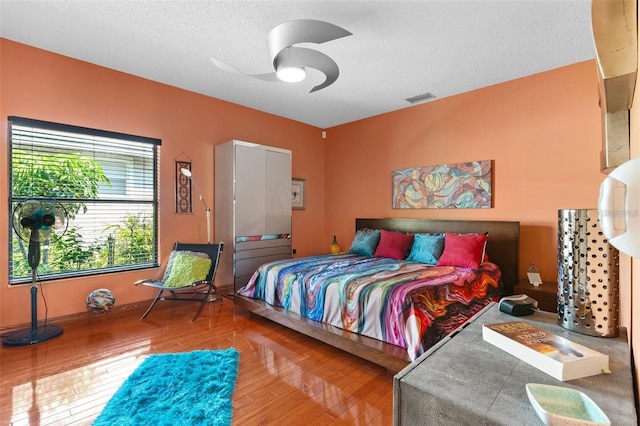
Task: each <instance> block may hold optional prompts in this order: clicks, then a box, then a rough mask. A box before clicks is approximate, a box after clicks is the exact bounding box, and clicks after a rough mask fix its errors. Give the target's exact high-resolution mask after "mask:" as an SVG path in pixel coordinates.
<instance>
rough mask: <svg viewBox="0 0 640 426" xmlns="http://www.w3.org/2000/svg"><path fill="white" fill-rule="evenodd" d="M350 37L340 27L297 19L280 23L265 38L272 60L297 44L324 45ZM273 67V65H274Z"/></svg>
mask: <svg viewBox="0 0 640 426" xmlns="http://www.w3.org/2000/svg"><path fill="white" fill-rule="evenodd" d="M350 35H352V34H351V33H350V32H349V31H347V30H345V29H344V28H342V27H339V26H337V25H334V24H331V23H329V22H325V21H317V20H314V19H297V20H293V21H289V22H285V23H282V24H280V25H278V26H277V27H275V28H274V29H272V30H271V31H270V32H269V35H268V36H267V46H268V47H269V54H270V55H271V58H272V59H275V57H276V55H278V53H280V52H281V51H282V49H285V48H287V47H289V46H292V45H294V44H298V43H316V44H320V43H325V42H327V41H331V40H336V39H339V38H342V37H347V36H350ZM274 65H275V64H274Z"/></svg>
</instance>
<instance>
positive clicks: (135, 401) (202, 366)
mask: <svg viewBox="0 0 640 426" xmlns="http://www.w3.org/2000/svg"><path fill="white" fill-rule="evenodd" d="M239 358H240V354H239V352H238V351H237V350H236V349H233V348H230V349H224V350H215V351H193V352H183V353H174V354H160V355H150V356H149V357H148V358H147V359H145V360H144V361H143V362H142V363H141V364H140V366H139V367H138V368H137V369H136V370H135V371H134V372H133V373H131V375H130V376H129V377H128V378H127V380H126V381H125V382H124V383H123V384H122V386H121V387H120V388H119V389H118V391H117V392H116V393H115V394H114V395H113V397H112V398H111V399H110V400H109V402H108V403H107V405H106V406H105V408H104V410H103V411H102V413H101V414H100V415H99V416H98V418H97V419H96V420H95V422H94V423H93V425H94V426H107V425H108V426H114V425H118V426H126V425H131V426H133V425H135V426H141V425H153V426H156V425H172V426H174V425H185V426H187V425H198V426H200V425H210V426H229V425H231V419H232V414H233V413H232V411H233V401H232V399H231V398H232V397H233V391H234V389H235V385H236V379H237V377H238V360H239Z"/></svg>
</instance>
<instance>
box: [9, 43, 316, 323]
mask: <svg viewBox="0 0 640 426" xmlns="http://www.w3.org/2000/svg"><path fill="white" fill-rule="evenodd" d="M0 64H1V66H2V67H1V69H0V123H1V124H2V126H1V128H0V176H7V116H9V115H15V116H23V117H28V118H34V119H40V120H47V121H53V122H60V123H65V124H72V125H77V126H85V127H92V128H97V129H104V130H110V131H116V132H123V133H130V134H135V135H142V136H149V137H154V138H159V139H162V147H161V149H160V223H159V229H160V257H161V261H162V263H163V264H164V263H166V259H167V257H168V255H169V252H170V250H171V247H172V245H173V243H174V242H175V241H177V240H180V241H200V242H203V241H206V222H205V215H204V207H203V208H200V205H198V203H199V201H198V200H197V198H196V199H195V200H194V202H195V203H196V204H194V214H193V215H176V214H174V210H173V209H174V205H173V201H174V198H173V188H174V182H173V167H174V166H173V164H174V159H176V158H179V159H185V158H189V159H191V161H192V167H193V172H194V179H195V180H196V182H197V184H198V186H199V187H200V190H201V191H202V192H203V194H204V196H205V199H206V200H207V202H208V203H209V204H210V205H212V203H213V200H214V197H213V188H214V182H213V176H214V170H213V161H214V159H213V155H214V145H215V144H217V143H221V142H224V141H226V140H229V139H239V140H246V141H251V142H257V143H261V144H264V145H271V146H276V147H281V148H287V149H291V150H292V151H293V175H294V176H296V177H300V178H305V179H306V184H307V187H306V191H307V194H308V195H310V196H309V197H308V198H307V206H306V207H307V208H306V210H296V211H294V212H293V232H292V233H293V246H294V247H295V248H296V249H297V251H298V254H299V255H306V254H313V253H317V252H319V251H321V250H323V249H324V245H322V237H323V235H324V229H323V226H322V225H323V215H324V141H323V140H322V138H321V132H320V129H317V128H315V127H312V126H308V125H305V124H301V123H298V122H295V121H291V120H287V119H284V118H280V117H276V116H274V115H270V114H266V113H263V112H259V111H256V110H252V109H249V108H244V107H241V106H238V105H235V104H231V103H228V102H224V101H220V100H217V99H213V98H210V97H206V96H202V95H198V94H195V93H192V92H188V91H185V90H181V89H177V88H174V87H170V86H167V85H163V84H159V83H156V82H152V81H149V80H144V79H141V78H138V77H135V76H132V75H128V74H124V73H121V72H117V71H113V70H109V69H106V68H103V67H99V66H96V65H92V64H89V63H86V62H81V61H77V60H74V59H70V58H68V57H64V56H60V55H56V54H52V53H49V52H46V51H43V50H40V49H36V48H32V47H29V46H26V45H23V44H19V43H15V42H12V41H9V40H6V39H0ZM3 181H4V179H3ZM7 197H8V193H7V186H6V185H5V184H0V199H3V200H6V199H7ZM7 221H8V217H7V208H2V209H0V223H4V224H6V223H8V222H7ZM213 221H215V212H214V213H213ZM7 241H8V230H7V226H0V259H1V261H0V265H2V266H0V329H3V328H8V327H11V326H14V325H17V324H25V323H28V322H29V321H30V303H29V287H28V286H18V287H15V286H14V287H12V288H9V287H8V272H7V264H8V262H7V259H8V254H7V245H8V244H7ZM159 274H160V271H159V270H151V271H149V270H147V271H138V272H127V273H118V274H106V275H101V276H96V277H89V278H78V279H72V280H58V281H52V282H47V283H45V284H44V285H43V287H44V294H45V295H46V297H47V303H48V308H49V312H48V314H49V317H50V318H53V317H58V316H62V315H68V314H72V313H77V312H85V311H86V306H85V298H86V296H87V294H89V293H90V292H91V291H92V290H94V289H96V288H101V287H106V288H109V289H111V290H112V291H113V292H114V294H115V296H116V301H117V303H118V304H120V303H123V304H124V303H131V302H135V301H139V300H146V299H149V298H151V297H152V296H151V293H150V291H149V289H144V288H140V287H134V286H133V284H132V283H133V282H134V281H135V280H137V279H140V278H148V277H151V276H159ZM38 309H39V314H40V315H39V316H40V317H41V318H42V317H43V315H44V306H43V305H42V304H40V305H39V308H38Z"/></svg>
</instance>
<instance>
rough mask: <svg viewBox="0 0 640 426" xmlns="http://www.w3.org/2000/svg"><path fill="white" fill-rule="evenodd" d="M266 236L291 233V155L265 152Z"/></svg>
mask: <svg viewBox="0 0 640 426" xmlns="http://www.w3.org/2000/svg"><path fill="white" fill-rule="evenodd" d="M265 162H266V167H265V179H264V183H265V193H266V199H265V234H289V233H291V154H290V153H285V152H279V151H271V150H266V152H265Z"/></svg>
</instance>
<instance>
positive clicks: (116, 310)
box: [0, 299, 152, 337]
mask: <svg viewBox="0 0 640 426" xmlns="http://www.w3.org/2000/svg"><path fill="white" fill-rule="evenodd" d="M151 300H152V299H149V300H141V301H139V302H132V303H125V304H119V305H114V306H113V308H112V309H111V310H110V311H109V315H110V316H114V315H118V314H120V313H121V312H128V311H130V310H132V309H141V311H142V312H144V309H146V308H147V307H148V306H149V304H150V303H151ZM90 315H101V314H92V313H90V312H89V311H87V312H77V313H74V314H69V315H63V316H60V317H55V318H48V321H50V322H52V323H56V324H57V325H63V324H65V323H69V322H72V321H76V320H78V319H80V318H82V317H87V318H89V317H90ZM42 321H43V320H42V319H39V320H38V323H40V322H42ZM29 327H31V322H25V323H22V324H16V325H13V326H11V327H0V337H1V336H3V335H5V334H8V333H11V332H13V331H15V330H21V329H23V328H29Z"/></svg>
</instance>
